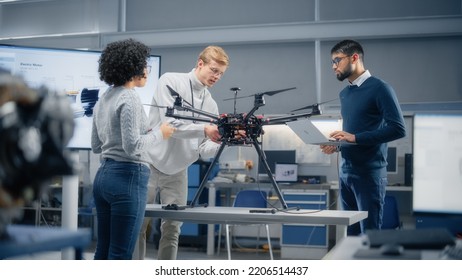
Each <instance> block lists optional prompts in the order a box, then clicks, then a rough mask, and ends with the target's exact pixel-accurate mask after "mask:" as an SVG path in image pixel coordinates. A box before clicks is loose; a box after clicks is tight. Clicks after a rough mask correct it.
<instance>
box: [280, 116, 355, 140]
mask: <svg viewBox="0 0 462 280" xmlns="http://www.w3.org/2000/svg"><path fill="white" fill-rule="evenodd" d="M287 125H288V126H289V127H290V128H291V129H292V130H293V132H295V134H297V135H298V137H300V139H302V141H303V142H305V143H306V144H311V145H333V146H346V145H356V143H349V142H347V141H339V140H335V139H333V138H327V137H326V136H325V135H324V134H323V133H322V132H321V131H320V130H319V129H318V128H317V127H316V126H315V125H314V124H313V122H311V121H310V120H309V119H301V120H297V121H292V122H287Z"/></svg>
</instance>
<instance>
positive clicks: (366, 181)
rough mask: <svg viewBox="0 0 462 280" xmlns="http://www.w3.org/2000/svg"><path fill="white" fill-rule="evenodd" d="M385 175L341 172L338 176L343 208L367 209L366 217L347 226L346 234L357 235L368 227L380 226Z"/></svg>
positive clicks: (375, 227)
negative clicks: (359, 174)
mask: <svg viewBox="0 0 462 280" xmlns="http://www.w3.org/2000/svg"><path fill="white" fill-rule="evenodd" d="M387 184H388V180H387V178H386V177H381V176H368V175H361V176H358V175H352V174H346V175H345V174H343V175H341V176H340V196H341V200H342V203H341V205H342V209H343V210H352V211H367V212H368V217H367V219H365V220H362V221H360V222H359V223H356V224H353V225H351V226H349V227H348V230H347V234H348V235H359V234H361V233H365V232H366V230H368V229H380V228H381V227H382V217H383V205H384V199H385V191H386V190H385V187H386V186H387Z"/></svg>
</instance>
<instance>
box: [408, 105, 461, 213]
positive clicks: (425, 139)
mask: <svg viewBox="0 0 462 280" xmlns="http://www.w3.org/2000/svg"><path fill="white" fill-rule="evenodd" d="M413 128H414V131H413V149H414V151H413V169H414V170H413V211H414V212H417V213H444V214H462V113H457V114H440V113H438V114H437V113H432V114H430V113H428V114H424V113H419V114H416V115H414V124H413Z"/></svg>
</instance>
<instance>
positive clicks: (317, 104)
mask: <svg viewBox="0 0 462 280" xmlns="http://www.w3.org/2000/svg"><path fill="white" fill-rule="evenodd" d="M337 99H338V98H335V99H332V100H329V101H324V102H321V103H315V104H313V105H308V106H305V107H302V108H298V109H295V110H292V111H291V112H295V111H301V110H305V109H313V108H315V107H318V106H319V105H322V104H325V103H329V102H332V101H334V100H337Z"/></svg>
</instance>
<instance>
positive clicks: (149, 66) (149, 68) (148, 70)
mask: <svg viewBox="0 0 462 280" xmlns="http://www.w3.org/2000/svg"><path fill="white" fill-rule="evenodd" d="M151 68H152V66H151V65H148V66H146V72H148V74H151Z"/></svg>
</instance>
